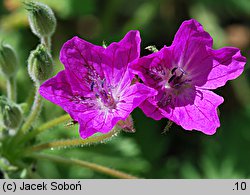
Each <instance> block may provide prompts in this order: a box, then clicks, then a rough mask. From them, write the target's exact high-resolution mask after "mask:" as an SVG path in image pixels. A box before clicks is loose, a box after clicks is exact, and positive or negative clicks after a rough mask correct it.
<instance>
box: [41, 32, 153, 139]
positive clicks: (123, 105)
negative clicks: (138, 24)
mask: <svg viewBox="0 0 250 195" xmlns="http://www.w3.org/2000/svg"><path fill="white" fill-rule="evenodd" d="M140 42H141V39H140V35H139V32H138V31H130V32H129V33H128V34H127V35H126V36H125V37H124V38H123V39H122V40H121V41H120V42H118V43H112V44H111V45H110V46H108V47H107V48H106V49H104V48H103V47H101V46H95V45H92V44H91V43H88V42H86V41H84V40H82V39H80V38H78V37H74V38H73V39H71V40H69V41H67V42H66V43H65V44H64V45H63V47H62V50H61V53H60V60H61V62H62V63H63V64H64V66H65V70H63V71H61V72H59V73H58V74H57V75H56V76H55V77H53V78H51V79H49V80H48V81H46V82H45V83H43V84H42V85H41V87H40V94H41V95H42V96H43V97H44V98H46V99H47V100H49V101H51V102H53V103H55V104H57V105H59V106H61V107H62V108H63V109H64V110H65V111H66V112H68V113H69V114H70V116H71V117H72V118H73V119H74V120H75V121H77V122H78V123H79V124H80V128H79V132H80V135H81V137H82V138H87V137H89V136H91V135H93V134H94V133H96V132H100V133H107V132H109V131H110V130H111V129H112V128H113V127H114V126H115V125H116V124H117V122H118V121H120V120H125V119H126V118H127V117H128V116H129V114H130V113H131V112H132V111H133V110H134V108H136V107H137V106H139V105H140V104H141V103H142V102H143V101H144V100H145V99H146V98H148V97H150V96H154V95H156V94H157V91H155V90H154V89H151V88H149V87H147V86H145V85H143V84H140V83H136V84H132V85H131V81H132V79H133V77H134V75H133V74H131V73H130V72H129V71H128V64H129V63H130V62H132V61H133V60H135V59H138V57H139V55H140Z"/></svg>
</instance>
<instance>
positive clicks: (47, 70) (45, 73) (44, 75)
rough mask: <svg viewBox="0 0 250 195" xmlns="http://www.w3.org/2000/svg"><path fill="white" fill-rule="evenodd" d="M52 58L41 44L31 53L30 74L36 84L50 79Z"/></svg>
mask: <svg viewBox="0 0 250 195" xmlns="http://www.w3.org/2000/svg"><path fill="white" fill-rule="evenodd" d="M52 63H53V61H52V57H51V55H50V54H49V52H48V51H47V48H46V46H45V45H43V44H40V45H38V46H37V48H36V50H34V51H32V52H31V53H30V56H29V59H28V72H29V75H30V77H31V79H32V80H33V81H34V82H43V81H45V80H46V79H48V78H49V76H50V74H51V72H52V70H53V66H52Z"/></svg>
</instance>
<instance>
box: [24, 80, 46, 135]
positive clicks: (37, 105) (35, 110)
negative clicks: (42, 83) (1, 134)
mask: <svg viewBox="0 0 250 195" xmlns="http://www.w3.org/2000/svg"><path fill="white" fill-rule="evenodd" d="M38 89H39V84H38V83H36V94H35V100H34V103H33V105H32V108H31V112H30V114H29V116H28V117H27V119H26V121H25V123H24V124H23V126H22V128H21V130H20V132H21V133H22V134H25V133H26V132H27V131H28V130H29V129H30V128H31V126H32V124H33V122H34V121H35V120H36V118H37V117H38V115H39V114H40V111H41V108H42V97H41V96H40V94H39V92H38Z"/></svg>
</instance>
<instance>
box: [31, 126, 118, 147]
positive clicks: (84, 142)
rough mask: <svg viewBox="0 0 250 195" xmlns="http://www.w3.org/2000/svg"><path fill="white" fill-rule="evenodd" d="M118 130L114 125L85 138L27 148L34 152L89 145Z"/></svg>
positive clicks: (110, 135) (116, 132)
mask: <svg viewBox="0 0 250 195" xmlns="http://www.w3.org/2000/svg"><path fill="white" fill-rule="evenodd" d="M120 130H121V129H119V128H117V127H115V128H114V129H113V130H112V131H110V132H109V133H107V134H103V135H99V136H93V137H89V138H87V139H78V138H77V139H68V140H59V141H53V142H49V143H44V144H39V145H36V146H33V147H31V148H30V149H28V151H31V152H36V151H40V150H46V149H52V148H53V149H54V148H65V147H72V146H86V145H88V146H89V145H92V144H98V143H103V142H105V141H107V140H108V139H111V138H112V137H114V136H116V135H117V134H118V133H119V132H120Z"/></svg>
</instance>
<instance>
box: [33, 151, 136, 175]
mask: <svg viewBox="0 0 250 195" xmlns="http://www.w3.org/2000/svg"><path fill="white" fill-rule="evenodd" d="M30 157H32V158H36V159H39V160H41V159H44V160H50V161H54V162H58V163H62V164H67V165H77V166H80V167H84V168H88V169H91V170H93V171H96V172H99V173H103V174H106V175H109V176H112V177H115V178H120V179H138V178H137V177H135V176H133V175H130V174H127V173H124V172H121V171H117V170H114V169H111V168H108V167H105V166H102V165H98V164H95V163H91V162H88V161H83V160H78V159H66V158H62V157H59V156H54V155H53V156H52V155H48V154H37V153H36V154H32V155H30Z"/></svg>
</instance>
